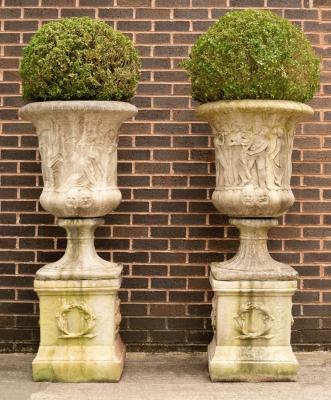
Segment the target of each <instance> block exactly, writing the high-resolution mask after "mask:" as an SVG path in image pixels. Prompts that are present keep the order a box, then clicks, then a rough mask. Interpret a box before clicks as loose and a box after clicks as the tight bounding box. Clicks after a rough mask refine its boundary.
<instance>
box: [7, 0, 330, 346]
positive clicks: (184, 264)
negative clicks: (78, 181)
mask: <svg viewBox="0 0 331 400" xmlns="http://www.w3.org/2000/svg"><path fill="white" fill-rule="evenodd" d="M0 3H2V7H1V9H0V18H1V33H0V44H1V56H2V57H1V61H0V63H1V68H2V72H1V78H2V82H1V83H0V96H1V105H2V106H3V107H2V109H1V110H0V117H1V119H2V124H1V128H2V134H1V135H0V145H1V160H0V171H1V187H0V198H1V214H0V224H1V228H0V232H1V238H0V247H1V252H0V262H1V264H0V350H2V351H31V350H35V349H36V346H37V344H38V303H37V298H36V296H35V295H34V292H33V290H32V283H33V278H34V274H35V272H36V270H37V269H38V268H40V267H41V266H42V265H43V264H45V263H47V262H50V261H53V260H57V259H58V258H59V257H60V256H61V254H62V253H63V249H64V247H65V239H64V231H63V230H62V229H60V228H59V227H58V226H57V225H56V224H55V220H54V218H53V216H51V215H49V214H47V213H45V212H44V211H43V210H42V209H41V207H40V205H39V204H38V198H39V195H40V192H41V187H42V180H41V172H40V162H39V155H38V152H37V139H36V136H35V134H34V130H33V128H32V126H31V125H30V124H29V123H27V122H24V121H19V120H18V118H17V109H18V107H20V106H21V105H22V100H21V97H20V90H21V88H20V79H19V75H18V72H17V69H18V66H19V59H20V55H21V50H22V47H24V45H25V44H26V43H27V42H28V41H29V39H30V37H31V35H32V34H33V32H35V31H36V29H37V28H38V27H40V26H41V24H43V23H45V22H46V21H47V20H53V19H56V18H59V17H69V16H82V15H88V16H90V17H93V18H101V19H103V20H105V21H107V23H109V24H110V25H112V26H114V27H115V28H116V29H118V30H121V31H123V32H125V33H127V34H128V35H129V36H130V37H131V38H133V40H134V41H135V43H136V45H137V47H138V49H139V51H140V54H141V57H142V63H143V72H142V81H141V84H140V85H139V90H138V93H137V96H136V97H135V99H134V100H133V103H134V104H135V105H137V107H138V108H139V114H138V116H137V118H136V120H135V121H133V122H130V123H127V124H125V125H124V126H123V129H122V130H121V139H120V144H119V164H118V171H119V186H120V187H121V190H122V194H123V201H122V204H121V206H120V207H119V208H118V210H116V212H115V213H113V214H111V215H108V216H107V217H106V225H105V226H104V227H102V228H99V230H98V234H97V236H98V237H97V240H96V246H97V249H98V250H99V251H100V254H101V255H102V257H104V258H106V259H110V258H112V259H113V260H114V261H119V262H123V263H124V264H125V269H124V281H123V286H122V288H123V289H122V291H121V299H122V313H123V316H124V317H123V323H122V326H121V332H122V336H123V338H124V340H125V342H126V343H127V344H129V345H130V348H131V349H143V350H147V349H156V348H157V349H160V348H164V349H184V348H185V349H193V348H194V349H205V345H206V344H207V343H208V342H209V341H210V339H211V327H210V320H209V313H210V299H211V291H210V286H209V282H208V264H209V263H210V262H211V261H215V260H223V259H226V258H229V257H231V256H232V255H233V253H234V251H235V250H236V248H237V246H238V239H237V237H238V236H237V235H238V233H237V231H236V230H235V229H234V228H233V227H230V226H228V224H227V219H226V218H225V216H223V215H220V214H219V213H217V212H216V210H215V208H214V207H213V205H212V204H211V202H210V197H211V193H212V191H213V188H214V185H215V177H214V162H213V161H214V154H213V145H212V140H211V135H210V129H209V127H208V126H207V125H206V124H204V123H200V122H198V121H197V120H196V119H195V116H194V106H195V104H193V102H192V100H191V98H190V87H189V85H188V82H187V78H186V75H185V73H184V72H183V71H182V70H181V68H180V67H179V62H180V61H181V59H182V58H183V57H185V56H186V55H187V54H188V51H189V48H190V46H191V45H192V43H193V42H194V41H195V40H196V38H197V37H198V36H199V35H200V34H201V33H202V32H204V31H206V29H207V28H208V27H209V26H210V25H211V24H212V22H213V21H214V20H215V19H217V18H219V17H220V16H221V15H223V14H224V13H225V12H227V11H229V10H230V9H232V8H240V7H265V8H270V9H272V10H273V11H274V12H276V13H278V14H280V15H283V16H285V17H287V18H289V19H290V20H292V21H293V22H294V23H296V24H298V25H299V26H300V27H301V28H302V29H303V30H304V31H305V32H306V33H307V35H308V37H309V38H310V40H311V41H312V43H313V45H314V46H315V47H316V50H317V52H318V53H319V54H320V55H321V57H323V64H322V65H323V72H322V78H321V88H320V92H319V93H318V95H317V96H316V97H315V99H314V100H313V101H312V102H311V105H312V106H313V107H314V109H315V110H316V112H315V116H314V118H312V120H311V121H309V122H307V123H305V124H304V125H303V126H300V127H299V129H298V132H297V136H296V140H295V150H294V153H293V161H294V166H293V179H292V185H293V191H294V194H295V196H296V199H297V201H296V203H295V205H294V206H293V207H292V209H291V210H290V212H289V213H288V214H287V215H286V216H285V217H284V218H283V219H281V220H280V222H281V225H282V226H279V227H277V228H274V229H273V230H272V231H271V237H272V239H271V240H270V249H271V251H272V254H273V256H274V257H275V258H276V259H277V260H281V261H284V262H287V263H290V264H292V265H293V266H294V267H295V268H296V269H297V270H298V272H299V273H300V283H299V285H300V290H299V291H298V292H297V294H296V295H295V305H294V316H295V323H294V326H293V343H294V344H295V345H296V348H299V349H312V350H313V349H323V348H330V347H331V227H330V226H331V225H330V224H331V216H330V215H329V214H330V213H331V101H330V100H331V0H0Z"/></svg>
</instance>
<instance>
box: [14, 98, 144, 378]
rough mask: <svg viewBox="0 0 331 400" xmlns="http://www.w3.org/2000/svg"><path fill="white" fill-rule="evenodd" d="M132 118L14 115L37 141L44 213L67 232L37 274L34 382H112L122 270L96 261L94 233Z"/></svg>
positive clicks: (52, 112)
mask: <svg viewBox="0 0 331 400" xmlns="http://www.w3.org/2000/svg"><path fill="white" fill-rule="evenodd" d="M136 113H137V109H136V107H134V106H133V105H131V104H128V103H122V102H112V101H55V102H53V101H51V102H44V103H32V104H28V105H26V106H24V107H23V108H22V109H21V110H20V115H21V116H22V117H23V118H25V119H27V120H30V121H32V122H33V124H34V125H35V127H36V130H37V135H38V139H39V150H40V155H41V162H42V173H43V180H44V188H43V191H42V194H41V197H40V202H41V205H42V206H43V207H44V209H45V210H46V211H48V212H50V213H52V214H54V215H55V216H57V217H60V219H59V225H60V226H62V227H64V228H65V229H66V231H67V248H66V251H65V254H64V255H63V257H62V258H61V259H60V260H58V261H56V262H53V263H50V264H47V265H45V266H44V267H42V268H41V269H40V270H39V271H37V274H36V279H35V282H34V287H35V291H36V292H37V294H38V297H39V300H40V346H39V349H38V353H37V356H36V358H35V359H34V361H33V364H32V370H33V379H34V380H35V381H53V382H115V381H118V380H119V379H120V377H121V374H122V371H123V365H124V358H125V346H124V344H123V342H122V340H121V338H120V335H119V326H120V322H121V314H120V301H119V297H118V290H119V289H120V286H121V272H122V268H123V267H122V265H120V264H117V263H113V262H108V261H106V260H104V259H102V258H101V257H99V256H98V255H97V253H96V251H95V247H94V231H95V229H96V227H97V226H99V225H102V224H103V223H104V220H103V219H102V218H100V217H101V216H104V215H106V214H107V213H109V212H111V211H113V210H114V209H115V208H116V207H117V206H118V205H119V203H120V201H121V193H120V191H119V190H118V188H117V142H118V129H119V127H120V125H121V124H122V122H124V121H125V120H127V119H128V118H130V117H132V116H134V115H135V114H136Z"/></svg>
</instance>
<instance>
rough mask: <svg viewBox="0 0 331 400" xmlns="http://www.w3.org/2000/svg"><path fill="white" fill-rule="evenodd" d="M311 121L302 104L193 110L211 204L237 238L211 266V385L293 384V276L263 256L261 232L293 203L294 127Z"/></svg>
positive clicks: (243, 103) (216, 105) (246, 103)
mask: <svg viewBox="0 0 331 400" xmlns="http://www.w3.org/2000/svg"><path fill="white" fill-rule="evenodd" d="M312 114H313V110H312V108H311V107H309V106H307V105H305V104H302V103H297V102H293V101H280V100H234V101H218V102H212V103H207V104H203V105H201V106H199V107H198V108H197V115H198V117H199V118H200V119H202V120H204V121H207V122H208V123H209V124H210V126H211V128H212V131H213V136H214V144H215V163H216V189H215V191H214V193H213V195H212V201H213V204H214V205H215V207H216V208H217V209H218V210H219V211H220V212H221V213H223V214H226V215H228V216H230V217H231V219H230V223H231V224H233V225H235V226H237V228H238V229H239V231H240V246H239V250H238V252H237V254H236V255H235V257H233V258H232V259H230V260H226V261H224V262H214V263H212V264H211V274H210V282H211V285H212V288H213V290H214V293H215V296H214V300H213V312H212V323H213V327H214V331H215V332H214V338H213V341H212V342H211V344H210V345H209V348H208V360H209V371H210V376H211V379H212V380H213V381H263V380H271V381H272V380H274V381H278V380H295V377H296V373H297V370H298V363H297V361H296V359H295V357H294V355H293V352H292V349H291V346H290V333H291V321H292V316H291V309H292V295H293V293H294V291H295V289H296V286H297V283H296V280H297V272H296V271H295V270H294V269H293V268H292V267H290V266H289V265H287V264H284V263H281V262H278V261H276V260H274V259H273V258H272V257H271V256H270V254H269V252H268V248H267V232H268V230H269V229H270V228H271V227H272V226H276V225H277V224H278V221H277V217H279V216H281V215H283V214H284V213H286V211H287V210H288V209H289V208H290V207H291V206H292V204H293V202H294V196H293V193H292V191H291V187H290V179H291V170H292V168H291V155H292V149H293V139H294V134H295V129H296V124H297V123H298V122H299V121H302V120H304V119H306V118H307V117H309V116H311V115H312Z"/></svg>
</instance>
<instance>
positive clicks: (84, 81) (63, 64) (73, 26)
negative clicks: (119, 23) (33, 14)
mask: <svg viewBox="0 0 331 400" xmlns="http://www.w3.org/2000/svg"><path fill="white" fill-rule="evenodd" d="M139 70H140V60H139V56H138V53H137V51H136V49H135V48H134V46H133V43H132V41H131V40H130V39H129V38H127V37H126V36H125V35H123V34H122V33H120V32H116V31H114V29H113V28H111V27H110V26H109V25H107V24H106V23H105V22H102V21H98V20H93V19H91V18H88V17H82V18H64V19H61V20H59V21H56V22H50V23H47V24H45V25H44V26H43V27H42V28H41V29H40V30H39V31H38V32H37V33H36V34H35V35H34V36H33V37H32V39H31V42H30V43H29V44H28V46H27V47H26V48H25V49H24V51H23V59H22V63H21V68H20V74H21V77H22V80H23V97H24V98H25V99H27V100H31V101H42V100H117V101H126V100H129V99H130V98H131V97H132V96H133V95H134V93H135V90H136V87H137V84H138V81H139V77H140V72H139Z"/></svg>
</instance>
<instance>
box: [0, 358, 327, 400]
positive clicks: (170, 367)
mask: <svg viewBox="0 0 331 400" xmlns="http://www.w3.org/2000/svg"><path fill="white" fill-rule="evenodd" d="M33 357H34V355H33V354H2V355H0V399H1V400H113V399H114V400H224V399H225V400H262V399H263V400H331V352H330V353H328V352H314V353H297V357H298V359H299V362H300V365H301V368H300V373H299V379H298V382H277V383H271V382H270V383H268V382H266V383H221V382H219V383H212V382H210V380H209V375H208V369H207V357H206V354H205V353H190V354H188V353H147V354H146V353H128V354H127V359H126V364H125V370H124V374H123V377H122V379H121V381H120V382H119V383H75V384H74V383H65V384H64V383H47V382H41V383H40V382H33V381H32V380H31V362H32V359H33Z"/></svg>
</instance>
